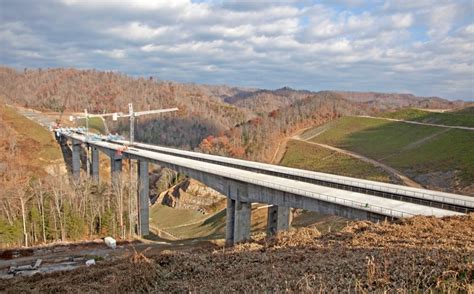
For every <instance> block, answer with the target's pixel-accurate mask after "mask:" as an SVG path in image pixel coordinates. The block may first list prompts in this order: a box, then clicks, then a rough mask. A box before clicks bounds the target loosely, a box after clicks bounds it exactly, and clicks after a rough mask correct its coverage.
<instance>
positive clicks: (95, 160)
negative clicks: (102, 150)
mask: <svg viewBox="0 0 474 294" xmlns="http://www.w3.org/2000/svg"><path fill="white" fill-rule="evenodd" d="M90 148H91V161H90V167H89V171H90V176H91V177H92V181H94V182H95V183H98V182H99V149H98V148H97V147H94V146H91V147H90Z"/></svg>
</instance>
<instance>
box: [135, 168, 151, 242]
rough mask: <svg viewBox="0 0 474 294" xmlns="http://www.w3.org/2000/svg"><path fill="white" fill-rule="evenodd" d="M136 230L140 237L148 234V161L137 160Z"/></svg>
mask: <svg viewBox="0 0 474 294" xmlns="http://www.w3.org/2000/svg"><path fill="white" fill-rule="evenodd" d="M137 165H138V181H139V182H138V230H139V232H138V233H139V235H140V236H146V235H148V234H149V233H150V229H149V224H148V219H149V205H148V204H149V201H150V193H149V175H148V161H144V160H138V162H137Z"/></svg>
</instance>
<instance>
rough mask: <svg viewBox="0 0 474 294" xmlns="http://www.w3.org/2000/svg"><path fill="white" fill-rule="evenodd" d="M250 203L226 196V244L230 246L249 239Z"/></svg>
mask: <svg viewBox="0 0 474 294" xmlns="http://www.w3.org/2000/svg"><path fill="white" fill-rule="evenodd" d="M251 212H252V205H251V203H250V202H242V201H238V200H234V199H231V198H227V212H226V213H227V216H226V217H227V218H226V244H227V245H229V246H231V245H234V244H237V243H239V242H243V241H246V240H248V239H250V220H251Z"/></svg>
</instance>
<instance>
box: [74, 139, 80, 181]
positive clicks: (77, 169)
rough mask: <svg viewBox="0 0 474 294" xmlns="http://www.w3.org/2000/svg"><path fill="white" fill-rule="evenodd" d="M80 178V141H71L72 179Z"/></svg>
mask: <svg viewBox="0 0 474 294" xmlns="http://www.w3.org/2000/svg"><path fill="white" fill-rule="evenodd" d="M80 176H81V141H78V140H74V139H73V140H72V177H73V179H74V180H76V181H77V180H79V178H80Z"/></svg>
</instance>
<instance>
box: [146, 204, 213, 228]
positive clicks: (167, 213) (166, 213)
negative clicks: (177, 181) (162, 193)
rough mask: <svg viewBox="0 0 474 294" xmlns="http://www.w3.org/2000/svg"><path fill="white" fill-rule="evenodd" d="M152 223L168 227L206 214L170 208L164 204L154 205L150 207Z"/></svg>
mask: <svg viewBox="0 0 474 294" xmlns="http://www.w3.org/2000/svg"><path fill="white" fill-rule="evenodd" d="M150 217H151V218H152V220H153V222H152V224H153V225H156V226H157V227H159V228H168V227H173V226H176V224H187V223H192V222H196V221H199V220H202V219H204V218H206V215H204V214H202V213H200V212H198V211H195V210H191V209H180V208H172V207H169V206H166V205H160V204H157V205H154V206H152V207H151V208H150Z"/></svg>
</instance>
